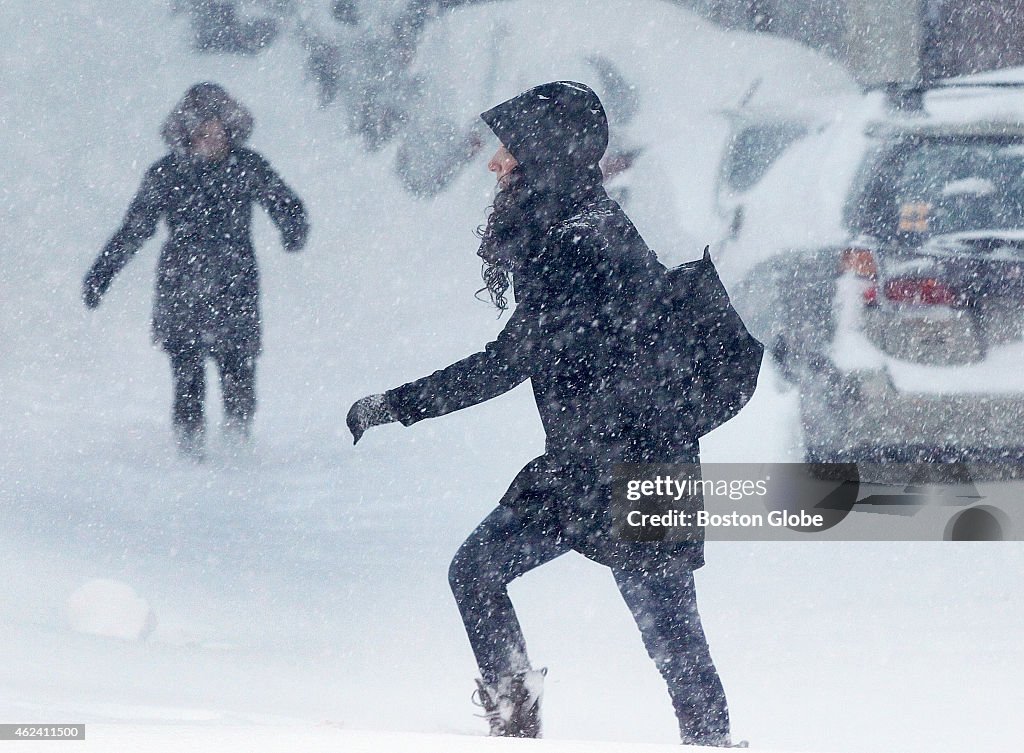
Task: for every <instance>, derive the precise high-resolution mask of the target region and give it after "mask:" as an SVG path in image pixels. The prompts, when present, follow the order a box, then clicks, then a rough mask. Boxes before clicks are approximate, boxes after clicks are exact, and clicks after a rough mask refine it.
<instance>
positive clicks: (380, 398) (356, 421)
mask: <svg viewBox="0 0 1024 753" xmlns="http://www.w3.org/2000/svg"><path fill="white" fill-rule="evenodd" d="M397 420H398V419H397V418H395V417H394V415H393V414H392V413H391V408H390V406H388V401H387V398H386V397H385V396H384V395H367V396H366V397H361V398H359V399H358V400H356V401H355V402H354V403H353V404H352V407H351V408H349V409H348V416H347V417H346V419H345V423H347V424H348V430H349V431H351V432H352V444H356V443H357V442H358V441H359V440H360V439H361V438H362V436H363V432H365V431H366V430H367V429H369V428H370V427H372V426H380V425H381V424H390V423H392V422H393V421H397Z"/></svg>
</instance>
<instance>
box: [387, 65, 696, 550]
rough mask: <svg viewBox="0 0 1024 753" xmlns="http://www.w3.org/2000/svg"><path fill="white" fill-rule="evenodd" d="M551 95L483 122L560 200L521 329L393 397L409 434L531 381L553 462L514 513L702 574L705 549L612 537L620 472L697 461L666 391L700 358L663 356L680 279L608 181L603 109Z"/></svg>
mask: <svg viewBox="0 0 1024 753" xmlns="http://www.w3.org/2000/svg"><path fill="white" fill-rule="evenodd" d="M546 86H547V87H549V88H545V87H539V88H538V89H534V90H531V91H530V92H527V93H526V94H523V95H520V96H519V97H517V98H515V99H513V100H510V101H509V102H506V103H503V104H502V105H499V106H498V107H497V108H495V109H494V110H490V111H488V112H487V113H484V115H483V117H484V120H485V121H486V122H487V123H488V125H490V126H491V128H492V130H494V132H495V134H496V135H497V136H498V137H499V138H500V139H501V141H502V143H504V144H505V145H506V146H507V147H508V148H509V150H510V151H511V152H512V154H513V155H514V156H515V157H516V159H517V161H518V162H519V163H520V168H521V169H522V170H523V174H524V177H525V178H526V180H527V181H528V182H529V183H531V184H532V185H534V186H543V190H542V191H541V193H542V194H543V195H544V196H546V197H547V198H546V200H545V201H543V202H541V205H542V206H543V208H544V213H545V216H543V217H540V218H537V220H536V221H537V222H538V223H540V227H538V228H536V230H537V233H536V234H535V236H534V237H535V238H536V241H535V242H534V243H533V244H532V245H531V246H530V247H529V248H528V249H526V250H525V252H524V253H522V255H521V257H520V258H519V259H517V263H516V265H515V273H514V289H515V293H516V301H517V305H516V308H515V311H514V313H513V314H512V316H511V319H510V320H509V321H508V323H507V324H506V325H505V327H504V329H503V330H502V332H501V333H500V334H499V335H498V337H497V339H496V340H494V341H493V342H491V343H489V344H488V345H487V346H486V348H485V349H484V350H483V351H482V352H480V353H476V354H474V355H471V356H469V357H468V358H465V359H463V360H461V361H459V362H457V363H455V364H453V365H451V366H449V367H447V368H445V369H442V370H440V371H437V372H435V373H433V374H431V375H430V376H427V377H425V378H423V379H419V380H417V381H414V382H411V383H409V384H405V385H403V386H401V387H398V388H397V389H394V390H391V391H390V392H388V393H387V399H388V402H389V404H390V406H391V408H392V410H393V412H394V413H395V414H396V417H397V418H398V419H399V420H400V421H401V422H402V423H404V424H406V425H409V424H413V423H415V422H417V421H420V420H422V419H425V418H431V417H434V416H441V415H444V414H446V413H450V412H451V411H455V410H459V409H461V408H465V407H467V406H470V405H475V404H477V403H480V402H483V401H485V400H488V399H490V398H492V397H495V396H497V395H500V394H502V393H504V392H506V391H508V390H510V389H512V388H513V387H515V386H516V385H518V384H520V383H522V382H523V381H525V380H526V379H530V380H531V382H532V386H533V392H534V396H535V399H536V402H537V408H538V410H539V412H540V417H541V421H542V423H543V425H544V430H545V433H546V445H545V454H544V455H543V456H542V457H540V458H537V459H536V460H534V461H532V462H531V463H530V464H528V465H527V467H526V468H524V469H523V471H522V472H520V474H519V475H518V476H517V478H516V479H515V481H514V482H513V484H512V487H511V488H510V489H509V491H508V493H507V494H506V495H505V497H504V498H503V499H502V503H503V504H506V505H510V506H512V507H513V508H515V509H517V510H518V511H519V512H520V513H521V514H523V515H527V516H534V517H537V518H538V519H544V520H545V521H546V522H547V523H548V524H549V525H550V526H552V527H553V529H555V530H556V531H557V532H558V533H559V534H560V535H563V536H566V537H568V538H569V540H570V541H571V542H572V545H573V546H574V548H576V549H577V550H579V551H581V552H583V553H584V554H586V555H588V556H590V557H592V558H594V559H597V560H598V561H601V562H604V563H605V564H609V565H614V566H619V567H626V568H629V567H644V566H646V564H648V563H649V561H650V557H652V556H662V555H669V556H683V557H687V558H688V559H689V561H690V563H691V565H692V566H693V567H699V566H700V565H701V564H703V547H702V544H701V543H699V542H697V543H678V544H667V543H659V544H636V543H630V542H624V541H620V540H618V539H616V538H614V537H613V536H612V534H611V524H612V521H611V513H610V508H609V504H610V497H609V494H610V481H611V472H612V467H613V466H614V464H616V463H621V462H689V463H695V462H697V459H698V445H697V435H696V432H695V429H694V426H693V424H692V420H691V416H690V410H689V406H688V405H687V403H686V400H685V399H681V397H680V395H679V394H678V392H675V393H672V394H670V393H669V392H668V391H666V389H664V384H665V377H666V373H667V371H671V370H675V371H685V369H686V368H687V364H686V362H685V360H686V359H688V358H690V357H691V355H692V354H687V353H679V352H675V353H673V355H672V357H671V358H670V359H661V358H660V357H659V353H658V352H657V349H656V348H652V347H650V343H651V338H650V334H651V332H652V331H654V330H656V329H657V323H658V322H659V320H660V319H661V318H662V317H663V316H664V314H665V310H666V309H665V307H666V305H667V303H666V301H667V297H668V290H667V281H666V279H667V278H666V277H665V270H664V267H663V266H662V265H661V264H660V263H659V262H658V260H657V258H656V257H655V255H654V253H653V252H652V251H651V250H650V249H649V248H648V247H647V245H646V244H645V243H644V241H643V239H642V238H641V237H640V235H639V233H638V232H637V231H636V229H635V228H634V227H633V225H632V223H631V222H630V221H629V219H628V217H626V215H625V213H624V212H623V211H622V209H621V208H620V207H619V205H618V204H617V203H615V202H614V201H613V200H611V199H610V198H608V196H607V194H606V193H605V192H604V190H603V188H602V187H601V185H600V180H601V179H600V170H599V168H598V165H597V161H598V160H599V159H600V157H601V154H602V153H603V152H604V148H605V145H606V144H607V125H606V121H605V119H604V111H603V109H602V108H601V106H600V102H599V101H597V97H596V96H595V95H593V93H592V92H590V90H589V89H586V87H582V85H579V84H571V83H565V84H558V85H554V84H552V85H546ZM550 87H553V88H550ZM681 359H682V360H683V361H684V362H683V363H680V360H681Z"/></svg>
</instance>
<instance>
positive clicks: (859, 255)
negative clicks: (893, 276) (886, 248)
mask: <svg viewBox="0 0 1024 753" xmlns="http://www.w3.org/2000/svg"><path fill="white" fill-rule="evenodd" d="M839 270H840V271H841V272H853V273H854V274H855V275H857V277H867V278H869V279H872V280H873V279H874V278H875V276H876V275H877V274H878V264H876V263H875V255H874V253H873V252H872V251H871V250H870V249H867V248H847V249H844V250H843V252H842V253H841V254H839Z"/></svg>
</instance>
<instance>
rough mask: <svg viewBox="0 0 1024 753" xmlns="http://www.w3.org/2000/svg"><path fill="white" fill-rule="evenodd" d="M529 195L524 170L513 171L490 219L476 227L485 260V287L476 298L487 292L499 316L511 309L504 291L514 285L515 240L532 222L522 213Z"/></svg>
mask: <svg viewBox="0 0 1024 753" xmlns="http://www.w3.org/2000/svg"><path fill="white" fill-rule="evenodd" d="M527 194H528V190H527V188H526V184H525V182H524V181H523V176H522V173H521V172H520V171H519V170H513V171H512V172H511V173H510V174H509V177H508V180H507V181H506V183H505V186H504V188H502V189H501V190H500V191H498V193H497V195H496V196H495V197H494V203H493V204H492V205H491V206H490V208H489V211H488V214H487V222H486V223H485V224H483V225H481V226H480V227H478V228H477V229H476V234H477V236H478V237H479V238H480V248H479V249H478V250H477V252H476V255H477V256H479V257H480V259H481V260H482V261H483V265H482V266H481V268H480V277H481V278H482V279H483V281H484V286H483V287H482V288H480V289H479V290H478V291H476V297H477V298H480V294H481V293H483V292H484V291H486V292H487V295H488V297H489V298H490V299H491V303H492V304H494V307H495V308H496V309H498V316H501V315H502V314H503V313H504V312H505V311H506V310H507V309H508V298H507V297H506V296H505V294H506V293H507V292H508V289H509V286H510V285H511V279H510V277H511V275H512V274H513V271H514V270H513V267H514V264H515V259H516V255H517V251H518V249H517V248H516V245H517V244H516V241H517V240H520V238H519V236H520V235H521V234H522V229H523V228H524V227H526V226H527V225H528V224H529V218H528V217H527V216H526V215H525V214H524V212H523V209H524V207H523V203H524V199H526V197H527ZM481 300H482V299H481Z"/></svg>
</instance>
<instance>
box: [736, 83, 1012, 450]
mask: <svg viewBox="0 0 1024 753" xmlns="http://www.w3.org/2000/svg"><path fill="white" fill-rule="evenodd" d="M889 94H890V96H889V97H888V102H889V105H888V106H886V104H885V101H886V98H884V97H883V96H882V95H881V93H879V92H873V93H870V94H868V95H866V96H864V97H862V98H860V101H859V103H851V104H850V106H849V107H848V108H847V109H846V110H845V111H841V112H837V113H836V115H835V117H834V118H833V120H832V121H831V123H829V124H827V125H825V126H822V127H820V128H819V129H818V131H817V132H816V133H814V134H812V135H806V136H803V137H802V138H801V137H798V138H797V139H796V140H795V141H794V143H793V144H791V145H790V146H789V147H788V149H783V150H782V153H781V154H779V155H777V156H776V159H775V161H774V164H773V165H772V166H771V167H770V168H769V169H768V170H767V172H766V173H765V176H764V178H763V179H762V180H761V181H760V182H759V183H758V185H757V186H755V187H753V188H752V189H751V190H749V191H747V192H746V193H745V194H744V193H742V192H741V193H740V195H739V196H738V197H737V196H733V197H731V202H732V203H731V204H728V203H725V204H723V223H724V224H726V225H727V228H726V229H725V230H724V231H723V232H724V235H725V238H724V239H723V243H722V245H721V247H720V252H719V253H720V266H721V267H722V268H723V270H726V271H725V272H724V274H725V275H726V277H727V284H730V291H731V292H732V294H733V297H734V299H735V301H736V303H737V306H738V308H739V309H740V311H741V313H743V314H744V315H745V316H746V318H747V319H748V324H749V326H751V329H752V331H753V332H754V334H755V335H758V336H759V337H761V338H762V339H763V341H764V342H766V343H767V344H768V346H769V349H770V350H771V352H772V353H773V355H774V356H775V358H776V361H777V363H778V365H779V367H780V370H781V372H782V373H783V375H784V376H786V377H787V378H788V379H790V380H791V381H792V382H793V383H794V384H796V385H797V387H798V389H799V396H800V399H799V404H800V420H801V424H802V428H803V434H804V442H805V455H806V459H807V460H808V462H829V463H850V462H891V461H933V462H935V461H937V462H955V461H964V462H1007V461H1009V462H1014V463H1016V462H1021V461H1024V368H1022V367H1021V364H1024V82H1022V83H1021V84H1019V85H1018V84H1016V83H1015V82H1012V81H1010V82H1000V83H993V82H985V81H970V80H965V81H959V82H950V83H948V84H943V85H941V86H936V87H934V88H932V89H930V90H928V91H920V90H912V89H906V90H897V89H894V90H893V91H891V92H890V93H889ZM808 131H813V128H808ZM733 143H734V145H735V143H736V142H735V140H734V142H733ZM830 150H831V151H830ZM835 150H838V152H836V151H835ZM727 154H729V152H728V151H727ZM719 192H720V194H721V193H723V192H725V193H727V192H728V188H727V187H720V189H719ZM814 194H817V196H815V195H814ZM816 214H817V216H815V215H816ZM752 216H753V217H756V218H757V220H754V221H752V220H751V217H752ZM816 222H818V227H813V226H815V224H816ZM772 228H774V231H773V230H772ZM801 232H804V233H806V234H807V235H808V236H809V238H808V240H810V241H811V242H810V243H806V244H801V243H799V241H800V235H801ZM773 241H774V243H773ZM794 241H796V242H794Z"/></svg>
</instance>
